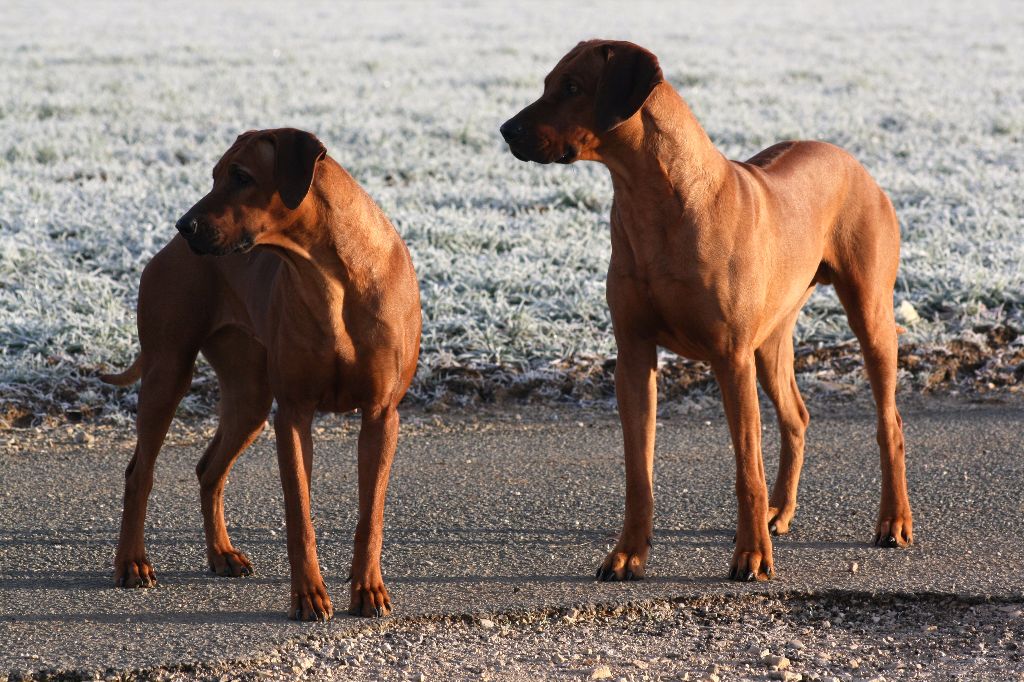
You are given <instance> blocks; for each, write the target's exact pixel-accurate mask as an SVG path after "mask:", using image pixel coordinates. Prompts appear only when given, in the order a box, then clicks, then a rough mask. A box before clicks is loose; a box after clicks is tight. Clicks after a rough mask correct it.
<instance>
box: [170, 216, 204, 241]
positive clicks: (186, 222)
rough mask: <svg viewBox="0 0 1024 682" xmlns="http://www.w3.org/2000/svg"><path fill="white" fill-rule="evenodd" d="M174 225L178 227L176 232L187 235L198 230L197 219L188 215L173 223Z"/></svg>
mask: <svg viewBox="0 0 1024 682" xmlns="http://www.w3.org/2000/svg"><path fill="white" fill-rule="evenodd" d="M174 226H175V227H176V228H178V232H181V233H182V234H183V235H185V236H186V237H189V236H192V235H194V234H195V233H196V232H198V231H199V220H198V219H196V218H190V217H189V216H183V217H182V218H181V219H180V220H179V221H178V222H177V223H175V224H174Z"/></svg>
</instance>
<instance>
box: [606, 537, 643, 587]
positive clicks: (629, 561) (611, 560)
mask: <svg viewBox="0 0 1024 682" xmlns="http://www.w3.org/2000/svg"><path fill="white" fill-rule="evenodd" d="M649 551H650V547H649V546H648V545H646V544H645V545H644V546H643V549H636V548H631V549H630V548H625V547H622V548H620V547H618V546H616V548H615V549H613V550H612V551H611V552H610V553H609V554H608V556H606V557H605V558H604V561H602V562H601V565H600V566H598V567H597V573H595V574H594V578H595V579H596V580H600V581H601V582H616V581H622V580H643V579H644V576H645V575H646V573H647V555H648V552H649Z"/></svg>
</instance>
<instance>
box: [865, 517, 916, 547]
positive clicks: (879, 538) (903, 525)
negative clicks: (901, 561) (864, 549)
mask: <svg viewBox="0 0 1024 682" xmlns="http://www.w3.org/2000/svg"><path fill="white" fill-rule="evenodd" d="M912 544H914V522H913V520H912V519H911V517H910V514H909V513H907V514H903V515H892V516H888V515H887V516H881V517H879V519H878V524H877V525H876V526H875V539H874V545H875V547H908V546H910V545H912Z"/></svg>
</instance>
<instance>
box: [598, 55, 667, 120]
mask: <svg viewBox="0 0 1024 682" xmlns="http://www.w3.org/2000/svg"><path fill="white" fill-rule="evenodd" d="M598 50H600V53H601V55H602V56H603V57H604V60H605V64H604V71H603V72H602V73H601V80H600V82H599V83H598V85H597V103H596V112H595V117H596V120H597V127H598V130H600V131H601V132H607V131H609V130H611V129H612V128H615V127H616V126H617V125H619V124H620V123H622V122H623V121H625V120H626V119H628V118H629V117H630V116H632V115H633V114H635V113H636V112H637V111H639V110H640V107H642V106H643V105H644V102H646V101H647V97H648V96H649V95H650V94H651V91H652V90H654V86H655V85H657V84H658V83H661V82H662V81H663V80H665V78H664V76H663V75H662V73H661V66H660V65H659V64H658V58H657V57H655V56H654V55H653V54H651V53H650V52H648V51H647V50H645V49H644V48H642V47H640V46H639V45H634V44H633V43H626V42H616V43H605V44H604V45H601V46H599V47H598Z"/></svg>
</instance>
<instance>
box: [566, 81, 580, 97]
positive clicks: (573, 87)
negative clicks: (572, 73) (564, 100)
mask: <svg viewBox="0 0 1024 682" xmlns="http://www.w3.org/2000/svg"><path fill="white" fill-rule="evenodd" d="M562 89H563V91H564V92H565V94H566V95H568V96H569V97H572V96H573V95H578V94H580V86H579V85H577V84H576V83H574V82H573V81H566V82H565V85H564V86H562Z"/></svg>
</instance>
